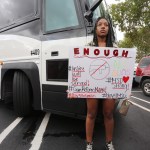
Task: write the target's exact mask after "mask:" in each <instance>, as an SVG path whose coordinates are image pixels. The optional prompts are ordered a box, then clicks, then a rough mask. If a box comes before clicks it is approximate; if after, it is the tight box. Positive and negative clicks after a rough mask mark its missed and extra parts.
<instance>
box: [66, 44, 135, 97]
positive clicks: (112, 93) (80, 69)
mask: <svg viewBox="0 0 150 150" xmlns="http://www.w3.org/2000/svg"><path fill="white" fill-rule="evenodd" d="M135 57H136V49H135V48H109V47H74V48H71V49H70V50H69V67H68V98H103V99H104V98H129V97H130V95H131V88H132V80H133V72H134V63H135Z"/></svg>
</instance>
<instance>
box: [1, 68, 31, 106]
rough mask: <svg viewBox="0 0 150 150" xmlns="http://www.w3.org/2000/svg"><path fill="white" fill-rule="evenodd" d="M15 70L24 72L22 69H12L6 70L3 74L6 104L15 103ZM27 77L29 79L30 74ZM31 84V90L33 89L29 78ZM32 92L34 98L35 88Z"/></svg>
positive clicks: (3, 96) (2, 86)
mask: <svg viewBox="0 0 150 150" xmlns="http://www.w3.org/2000/svg"><path fill="white" fill-rule="evenodd" d="M15 71H21V72H23V71H22V70H13V69H10V70H8V71H7V72H5V75H4V76H3V79H2V85H1V89H2V99H3V100H4V101H5V103H6V104H9V103H13V78H14V73H15ZM24 74H25V73H24ZM25 75H26V74H25ZM26 76H27V75H26ZM27 78H28V79H29V77H28V76H27ZM29 84H30V87H31V90H32V86H31V81H30V79H29ZM31 93H32V95H31V96H32V100H33V90H32V92H31ZM31 103H32V102H31Z"/></svg>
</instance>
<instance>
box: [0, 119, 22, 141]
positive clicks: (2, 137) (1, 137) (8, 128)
mask: <svg viewBox="0 0 150 150" xmlns="http://www.w3.org/2000/svg"><path fill="white" fill-rule="evenodd" d="M21 120H22V118H20V117H18V118H17V119H16V120H14V121H13V122H12V123H11V124H10V125H9V126H8V127H7V128H6V129H5V130H4V131H3V132H2V133H1V134H0V144H1V143H2V142H3V140H4V139H5V138H6V136H7V135H8V134H9V133H10V132H11V131H12V130H13V129H14V128H15V127H16V126H17V125H18V124H19V122H20V121H21Z"/></svg>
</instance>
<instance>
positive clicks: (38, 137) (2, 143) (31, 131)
mask: <svg viewBox="0 0 150 150" xmlns="http://www.w3.org/2000/svg"><path fill="white" fill-rule="evenodd" d="M130 101H132V102H133V105H131V107H130V109H129V111H128V114H127V116H121V115H120V114H119V113H118V111H116V112H115V113H114V116H115V129H114V139H113V142H114V145H115V148H116V150H149V149H150V98H149V97H146V96H144V94H143V93H142V91H141V90H140V89H139V88H133V89H132V97H131V99H130ZM0 118H1V119H0V150H84V149H85V120H79V119H73V118H69V117H64V116H59V115H54V114H50V113H45V112H41V111H36V112H33V114H32V115H31V116H30V117H26V118H18V117H16V115H15V113H14V111H13V108H12V107H10V106H6V105H5V104H4V103H3V102H0ZM104 145H105V131H104V124H103V122H98V123H96V125H95V129H94V150H103V149H104Z"/></svg>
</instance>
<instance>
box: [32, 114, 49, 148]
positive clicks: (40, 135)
mask: <svg viewBox="0 0 150 150" xmlns="http://www.w3.org/2000/svg"><path fill="white" fill-rule="evenodd" d="M49 118H50V113H46V114H45V116H44V118H43V120H42V123H41V125H40V127H39V129H38V131H37V133H36V135H35V137H34V139H33V141H32V142H31V144H32V146H31V148H30V150H38V149H39V148H40V146H41V143H42V139H43V134H44V132H45V130H46V127H47V124H48V121H49Z"/></svg>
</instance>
